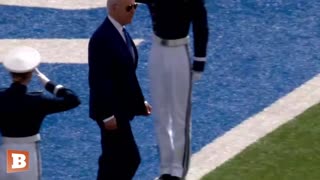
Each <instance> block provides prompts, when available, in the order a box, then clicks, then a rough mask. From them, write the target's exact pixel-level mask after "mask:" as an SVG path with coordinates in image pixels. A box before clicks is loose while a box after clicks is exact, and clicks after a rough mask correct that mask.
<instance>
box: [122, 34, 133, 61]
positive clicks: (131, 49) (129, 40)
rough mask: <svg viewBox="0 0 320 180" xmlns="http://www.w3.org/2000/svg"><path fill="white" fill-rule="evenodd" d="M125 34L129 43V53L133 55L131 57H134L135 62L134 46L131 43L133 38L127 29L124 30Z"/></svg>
mask: <svg viewBox="0 0 320 180" xmlns="http://www.w3.org/2000/svg"><path fill="white" fill-rule="evenodd" d="M123 34H124V37H125V38H126V43H127V46H128V49H129V52H130V53H131V56H132V58H133V60H135V57H134V51H133V44H132V42H131V38H130V36H129V33H128V32H127V31H126V29H125V28H123Z"/></svg>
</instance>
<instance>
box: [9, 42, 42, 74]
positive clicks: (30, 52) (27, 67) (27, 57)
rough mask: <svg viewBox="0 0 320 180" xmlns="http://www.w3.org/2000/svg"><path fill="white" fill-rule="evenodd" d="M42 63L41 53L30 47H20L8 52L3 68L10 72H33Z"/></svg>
mask: <svg viewBox="0 0 320 180" xmlns="http://www.w3.org/2000/svg"><path fill="white" fill-rule="evenodd" d="M40 61H41V56H40V53H39V52H38V51H37V50H36V49H34V48H32V47H28V46H19V47H16V48H14V49H12V50H10V51H9V52H8V54H7V55H6V56H5V57H4V60H3V66H4V67H5V68H6V69H7V70H8V71H10V72H14V73H25V72H31V71H33V69H34V68H36V67H37V66H38V65H39V64H40Z"/></svg>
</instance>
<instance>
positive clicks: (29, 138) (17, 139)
mask: <svg viewBox="0 0 320 180" xmlns="http://www.w3.org/2000/svg"><path fill="white" fill-rule="evenodd" d="M36 141H40V134H35V135H33V136H27V137H5V136H3V137H2V143H3V144H10V143H33V142H36Z"/></svg>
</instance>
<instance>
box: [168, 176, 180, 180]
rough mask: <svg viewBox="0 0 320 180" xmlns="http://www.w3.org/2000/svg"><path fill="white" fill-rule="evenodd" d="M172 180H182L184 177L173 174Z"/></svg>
mask: <svg viewBox="0 0 320 180" xmlns="http://www.w3.org/2000/svg"><path fill="white" fill-rule="evenodd" d="M170 180H182V178H180V177H177V176H171V177H170Z"/></svg>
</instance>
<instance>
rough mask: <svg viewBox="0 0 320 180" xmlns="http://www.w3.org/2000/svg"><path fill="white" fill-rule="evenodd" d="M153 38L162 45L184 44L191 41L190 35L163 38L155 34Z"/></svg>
mask: <svg viewBox="0 0 320 180" xmlns="http://www.w3.org/2000/svg"><path fill="white" fill-rule="evenodd" d="M153 39H154V40H155V41H156V42H157V43H159V44H161V45H162V46H182V45H186V44H188V43H189V37H188V36H187V37H184V38H180V39H162V38H160V37H158V36H156V35H154V36H153Z"/></svg>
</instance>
